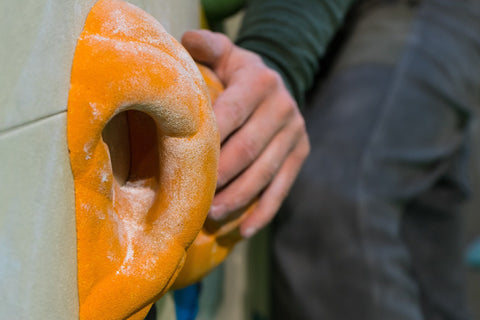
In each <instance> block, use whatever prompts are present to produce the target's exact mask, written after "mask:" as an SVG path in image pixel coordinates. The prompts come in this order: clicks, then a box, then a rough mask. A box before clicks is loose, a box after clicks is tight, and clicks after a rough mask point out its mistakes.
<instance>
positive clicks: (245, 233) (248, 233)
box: [242, 227, 257, 238]
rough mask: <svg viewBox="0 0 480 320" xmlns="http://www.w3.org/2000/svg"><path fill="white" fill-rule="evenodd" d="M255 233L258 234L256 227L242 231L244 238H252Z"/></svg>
mask: <svg viewBox="0 0 480 320" xmlns="http://www.w3.org/2000/svg"><path fill="white" fill-rule="evenodd" d="M255 233H257V229H256V228H254V227H250V228H247V229H245V230H242V236H243V237H244V238H251V237H252V236H253V235H254V234H255Z"/></svg>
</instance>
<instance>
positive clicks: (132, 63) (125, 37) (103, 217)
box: [67, 0, 219, 319]
mask: <svg viewBox="0 0 480 320" xmlns="http://www.w3.org/2000/svg"><path fill="white" fill-rule="evenodd" d="M67 122H68V123H67V138H68V147H69V151H70V163H71V167H72V172H73V177H74V183H75V210H76V221H77V258H78V291H79V301H80V319H143V318H144V317H145V315H146V314H147V312H148V310H149V309H150V306H151V304H152V303H154V302H155V301H156V300H157V299H158V298H159V297H160V296H162V295H163V294H164V293H165V292H166V291H167V290H168V289H169V288H170V286H171V285H172V283H173V282H174V280H175V278H176V276H177V274H178V273H179V271H180V270H181V268H182V266H183V263H184V261H185V257H186V254H185V252H186V249H187V248H188V247H189V246H190V244H191V243H192V242H193V240H194V239H195V237H196V236H197V234H198V232H199V230H200V229H201V228H202V225H203V223H204V220H205V217H206V215H207V212H208V209H209V206H210V204H211V201H212V198H213V194H214V191H215V184H216V170H217V162H218V152H219V137H218V133H217V131H216V125H215V121H214V116H213V112H212V110H211V106H210V103H209V98H208V90H207V87H206V86H205V82H204V80H203V79H202V76H201V74H200V73H199V71H198V68H197V67H196V65H195V63H194V62H193V61H192V59H191V57H190V56H189V55H188V53H187V52H186V51H185V50H184V48H183V47H182V46H181V45H180V44H178V43H177V41H175V40H174V39H173V38H172V37H171V36H170V35H169V34H167V33H166V32H165V30H164V29H163V28H162V26H161V25H160V24H159V23H158V22H157V21H156V20H155V19H154V18H152V17H151V16H149V15H148V14H146V13H145V12H143V11H142V10H140V9H138V8H136V7H134V6H132V5H130V4H128V3H126V2H123V1H120V0H100V1H99V2H97V4H95V6H94V7H93V8H92V10H91V12H90V13H89V15H88V17H87V20H86V23H85V27H84V30H83V32H82V34H81V35H80V37H79V39H78V43H77V48H76V51H75V56H74V60H73V66H72V74H71V89H70V92H69V99H68V112H67Z"/></svg>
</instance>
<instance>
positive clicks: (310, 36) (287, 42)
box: [236, 0, 354, 103]
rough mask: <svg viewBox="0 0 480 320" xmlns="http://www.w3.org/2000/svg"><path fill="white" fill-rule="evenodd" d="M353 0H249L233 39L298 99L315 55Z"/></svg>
mask: <svg viewBox="0 0 480 320" xmlns="http://www.w3.org/2000/svg"><path fill="white" fill-rule="evenodd" d="M353 1H354V0H288V1H286V0H251V1H249V2H248V5H247V8H246V13H245V17H244V20H243V23H242V27H241V29H240V31H239V34H238V37H237V40H236V43H237V45H239V46H240V47H243V48H245V49H248V50H251V51H253V52H256V53H258V54H259V55H260V56H261V57H262V58H263V60H264V61H265V63H266V64H267V65H268V66H270V67H271V68H273V69H275V70H276V71H277V72H279V73H280V75H281V76H282V78H283V79H284V81H285V84H286V85H287V88H288V89H289V91H290V92H291V93H292V95H293V96H294V97H295V99H296V100H297V101H298V102H299V103H302V102H303V99H304V95H305V92H306V91H307V90H308V89H309V88H310V87H311V85H312V83H313V80H314V77H315V74H316V72H317V71H318V68H319V58H321V57H322V56H323V54H324V53H325V50H326V47H327V46H328V43H329V42H330V40H331V38H332V37H333V35H334V34H335V32H336V30H337V29H338V28H339V26H340V25H341V24H342V21H343V18H344V16H345V14H346V12H347V11H348V8H349V7H350V5H351V3H353Z"/></svg>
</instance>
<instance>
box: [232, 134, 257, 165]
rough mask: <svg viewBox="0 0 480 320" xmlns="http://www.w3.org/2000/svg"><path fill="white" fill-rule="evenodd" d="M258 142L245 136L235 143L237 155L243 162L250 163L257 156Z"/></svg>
mask: <svg viewBox="0 0 480 320" xmlns="http://www.w3.org/2000/svg"><path fill="white" fill-rule="evenodd" d="M258 149H259V147H258V142H257V140H255V139H251V138H245V139H242V140H241V141H239V143H238V145H237V156H238V157H239V159H242V160H243V162H247V163H251V162H252V161H253V160H255V159H256V158H257V156H258Z"/></svg>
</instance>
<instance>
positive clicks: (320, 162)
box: [272, 1, 480, 320]
mask: <svg viewBox="0 0 480 320" xmlns="http://www.w3.org/2000/svg"><path fill="white" fill-rule="evenodd" d="M432 2H433V1H432ZM390 3H392V2H390ZM393 3H397V4H391V5H386V6H384V7H377V8H374V9H372V11H371V12H370V13H369V14H368V16H363V17H362V18H361V19H360V22H359V23H358V24H357V26H356V30H357V31H356V33H354V34H353V36H352V37H351V38H350V39H349V40H348V43H347V45H346V47H345V53H344V54H343V55H342V56H341V57H340V62H339V63H338V67H337V68H335V70H334V72H333V74H332V75H330V76H329V79H328V81H326V82H325V83H324V84H322V85H320V86H319V87H318V88H317V91H316V93H315V95H314V97H313V100H312V102H311V108H310V109H309V110H308V111H307V114H306V120H307V126H308V130H309V134H310V138H311V144H312V152H311V156H310V157H309V159H308V160H307V163H306V164H305V166H304V168H303V170H302V172H301V174H300V176H299V178H298V180H297V183H296V184H295V186H294V188H293V189H292V192H291V195H290V197H289V198H288V200H287V202H286V204H285V206H284V208H283V210H282V212H281V213H280V214H279V216H278V219H277V220H276V221H275V224H274V230H273V246H274V247H273V250H274V252H273V267H274V273H273V281H272V284H273V292H272V293H273V306H272V307H273V313H274V316H273V318H274V319H322V318H324V319H332V320H335V319H338V320H340V319H365V320H366V319H368V320H376V319H389V320H395V319H423V318H425V319H465V318H466V317H467V316H466V312H465V305H464V304H463V301H462V298H463V292H462V285H461V284H462V279H461V277H458V275H459V274H461V272H460V271H459V270H461V261H459V260H458V253H455V250H459V249H460V248H459V247H458V232H459V230H458V223H457V221H458V219H459V216H458V214H457V213H456V212H455V210H453V209H455V207H456V204H457V203H458V199H459V198H461V197H462V196H463V191H464V189H465V188H464V186H463V179H462V177H461V172H460V171H458V170H457V167H458V166H459V165H461V161H460V158H461V156H462V152H463V151H462V150H463V147H464V141H465V134H466V131H467V121H468V116H469V115H468V112H467V110H468V108H469V107H471V105H472V104H475V103H478V96H477V92H478V89H477V90H474V89H473V88H472V87H471V86H472V85H474V84H477V85H480V81H478V80H479V79H478V76H477V77H475V76H473V78H472V77H471V76H472V74H473V73H472V72H471V70H468V69H465V67H466V66H468V64H469V63H470V62H471V61H474V60H475V58H476V57H474V56H473V54H477V53H478V52H480V51H479V50H478V49H479V48H480V46H478V43H474V42H469V41H466V40H465V39H461V36H469V35H468V34H467V32H466V30H465V29H464V30H462V29H461V28H460V29H459V25H458V23H452V21H451V20H449V19H448V17H445V16H444V15H442V14H440V13H441V12H439V11H438V10H437V9H438V8H442V9H443V10H446V11H444V13H447V12H448V13H450V12H452V11H448V9H450V10H453V12H455V8H454V7H455V4H453V5H452V6H453V8H449V7H448V6H447V7H442V6H441V5H438V4H436V3H433V4H430V3H427V4H422V5H421V7H419V8H420V9H419V13H418V14H417V13H416V9H415V8H409V7H408V6H407V5H406V3H407V2H406V1H405V2H393ZM409 3H410V2H409ZM459 10H460V9H459ZM456 13H457V15H456V16H455V17H456V18H457V19H458V18H459V15H460V17H466V18H468V16H469V14H467V13H466V12H456ZM396 17H397V18H398V20H395V18H396ZM414 17H415V19H413V18H414ZM472 23H473V22H472ZM382 24H384V25H385V28H382ZM392 25H394V26H395V25H396V26H398V28H397V29H395V28H393V29H392ZM470 25H471V24H470ZM452 28H453V29H452ZM462 31H463V33H462ZM358 32H360V33H358ZM457 32H460V34H458V33H457ZM389 35H391V37H390V38H389V37H388V36H389ZM455 37H458V39H455ZM457 41H459V44H458V46H459V48H454V47H453V48H452V47H451V46H452V45H453V44H455V43H456V42H457ZM389 42H390V43H389ZM392 42H393V43H392ZM464 45H465V46H464ZM371 48H376V49H377V50H373V51H372V50H370V49H371ZM389 48H394V49H395V48H397V49H396V50H388V49H389ZM364 52H368V54H366V55H365V54H364V55H362V53H364ZM439 52H441V53H442V54H443V56H438V53H439ZM435 53H436V55H435ZM432 54H433V55H432ZM445 59H446V60H445ZM447 62H448V64H446V63H447ZM445 183H448V187H446V186H445ZM443 192H446V193H447V194H448V196H444V195H443ZM429 197H430V198H429ZM438 199H443V201H444V202H445V203H444V205H442V207H441V210H439V208H438V207H435V206H434V205H432V204H434V203H436V201H437V200H438ZM422 203H423V206H422ZM427 208H428V209H427ZM420 212H421V213H420ZM424 223H425V224H426V225H428V227H426V225H422V224H424ZM435 224H437V226H439V225H441V227H437V228H436V227H435ZM450 224H451V225H450ZM449 225H450V227H448V226H449ZM422 231H424V232H422ZM434 241H437V243H435V246H430V248H429V249H428V250H430V251H428V252H429V253H430V255H431V256H430V257H426V256H425V255H423V256H422V250H427V249H426V248H427V244H428V243H430V244H432V243H434ZM441 247H444V248H445V251H443V252H442V251H441V250H438V249H441ZM447 251H448V252H447ZM422 258H423V260H422ZM439 258H440V259H441V260H442V261H443V262H444V263H445V264H446V265H448V266H450V267H451V269H450V270H446V268H437V269H435V268H433V269H432V262H434V261H438V260H435V259H439ZM429 271H434V274H431V275H428V273H429ZM447 273H448V275H450V276H447ZM453 275H454V276H453ZM442 276H445V277H442ZM435 281H440V283H443V285H442V284H437V285H432V283H435ZM437 289H438V290H439V292H433V291H435V290H437ZM449 290H450V291H449ZM439 297H441V298H439ZM448 297H453V298H452V299H453V300H455V301H451V302H452V303H450V305H449V302H446V305H445V306H441V305H439V304H440V302H441V301H444V300H445V299H446V298H448ZM451 306H455V308H456V309H457V310H455V311H454V312H450V313H449V312H447V311H445V312H443V311H442V310H447V309H448V310H450V311H451V310H452V309H455V308H451ZM432 310H435V311H432Z"/></svg>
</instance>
